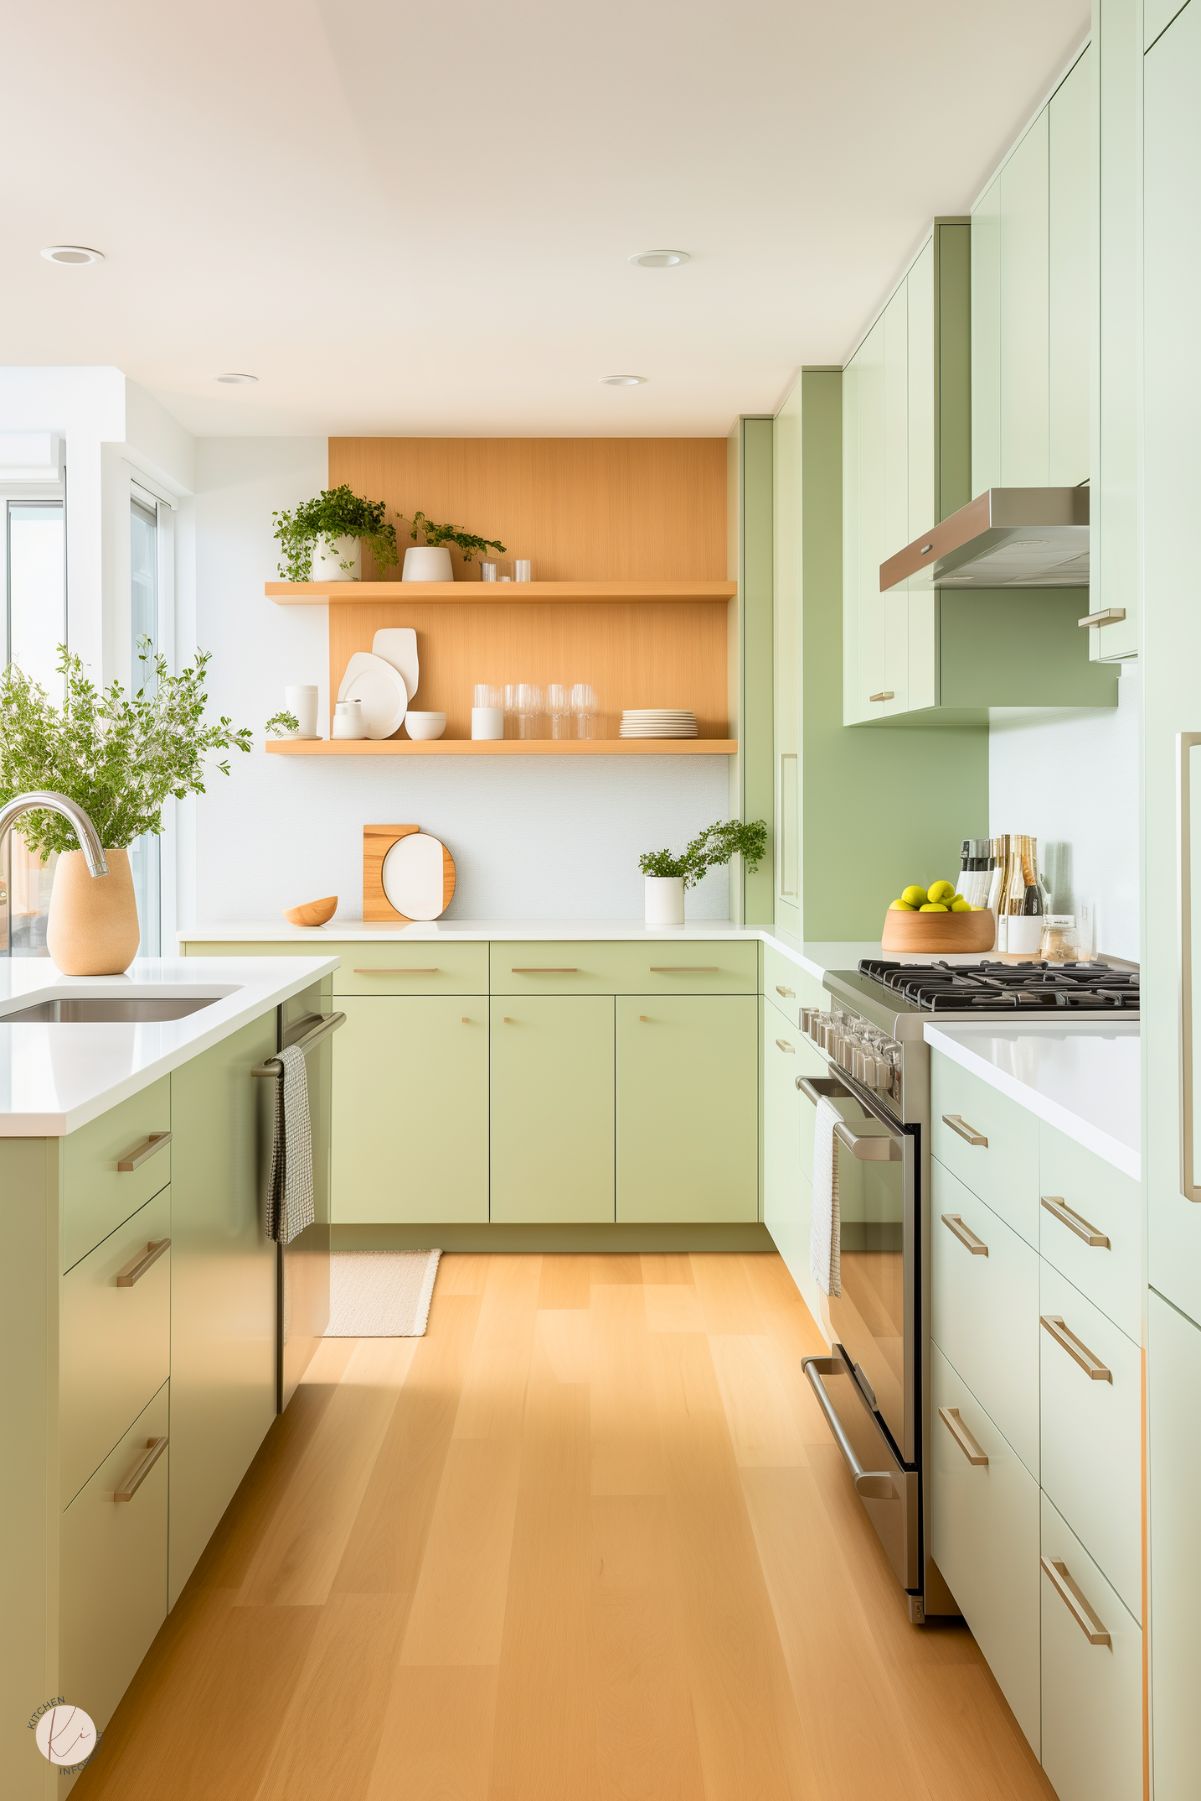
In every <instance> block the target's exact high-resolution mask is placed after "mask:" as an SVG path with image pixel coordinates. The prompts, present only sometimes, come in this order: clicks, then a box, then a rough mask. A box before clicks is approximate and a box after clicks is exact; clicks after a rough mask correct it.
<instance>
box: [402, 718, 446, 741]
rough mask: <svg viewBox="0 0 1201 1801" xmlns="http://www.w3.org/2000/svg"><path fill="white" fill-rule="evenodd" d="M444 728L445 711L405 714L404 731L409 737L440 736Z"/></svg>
mask: <svg viewBox="0 0 1201 1801" xmlns="http://www.w3.org/2000/svg"><path fill="white" fill-rule="evenodd" d="M445 730H446V714H445V713H413V712H409V713H406V714H405V731H406V732H407V733H408V734H409V737H410V738H440V737H441V736H442V734H443V732H444V731H445Z"/></svg>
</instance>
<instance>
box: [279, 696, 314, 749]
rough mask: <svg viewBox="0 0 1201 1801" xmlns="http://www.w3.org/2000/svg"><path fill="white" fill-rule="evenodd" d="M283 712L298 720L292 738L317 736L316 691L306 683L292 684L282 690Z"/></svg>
mask: <svg viewBox="0 0 1201 1801" xmlns="http://www.w3.org/2000/svg"><path fill="white" fill-rule="evenodd" d="M284 711H285V712H286V713H292V714H293V715H294V716H295V717H296V719H297V720H298V722H299V723H298V724H297V727H296V730H295V731H294V732H293V734H292V736H293V737H294V738H315V737H316V736H317V689H316V687H315V686H310V685H309V684H308V683H305V684H303V685H301V684H298V683H293V684H291V685H289V686H288V687H286V688H285V689H284Z"/></svg>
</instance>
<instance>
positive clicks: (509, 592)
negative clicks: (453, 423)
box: [263, 577, 738, 607]
mask: <svg viewBox="0 0 1201 1801" xmlns="http://www.w3.org/2000/svg"><path fill="white" fill-rule="evenodd" d="M263 592H264V593H265V594H266V596H267V598H268V600H273V601H274V602H275V604H276V606H277V607H306V606H307V607H320V606H325V605H326V604H329V605H330V606H344V605H346V604H347V603H350V604H352V605H361V604H362V603H363V602H364V601H368V600H374V601H386V602H387V603H388V604H389V606H393V607H397V606H406V607H407V606H412V605H413V604H414V603H415V602H416V601H419V600H420V601H426V602H429V601H438V602H440V603H441V604H442V605H444V606H446V605H450V606H470V605H475V606H494V607H495V606H504V607H512V606H530V605H533V604H535V603H538V604H550V603H553V604H556V605H572V604H574V603H576V602H579V601H631V602H641V603H643V604H645V605H653V604H656V603H658V602H661V601H707V602H710V603H712V602H714V601H730V600H733V598H734V596H735V595H736V594H737V592H738V588H737V584H736V583H734V582H699V581H692V582H652V581H637V582H632V581H631V582H625V581H622V582H601V581H582V582H481V581H479V580H473V579H471V578H470V577H468V578H467V579H466V580H464V581H456V582H402V581H390V582H265V583H264V584H263Z"/></svg>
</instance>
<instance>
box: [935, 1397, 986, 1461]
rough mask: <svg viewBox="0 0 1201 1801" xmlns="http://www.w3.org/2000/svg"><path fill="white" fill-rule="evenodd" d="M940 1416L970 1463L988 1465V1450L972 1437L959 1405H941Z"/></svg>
mask: <svg viewBox="0 0 1201 1801" xmlns="http://www.w3.org/2000/svg"><path fill="white" fill-rule="evenodd" d="M938 1417H939V1419H940V1420H941V1421H942V1423H943V1425H944V1426H945V1427H946V1429H947V1431H948V1432H949V1433H950V1434H951V1437H952V1438H953V1439H954V1440H955V1443H956V1444H957V1445H958V1446H959V1449H960V1450H961V1451H962V1452H963V1454H964V1456H965V1457H966V1458H967V1460H968V1462H969V1463H972V1464H977V1465H979V1466H981V1467H983V1466H985V1465H987V1463H988V1452H987V1451H985V1450H983V1449H982V1448H981V1446H980V1445H978V1444H977V1443H976V1440H975V1439H974V1438H973V1437H972V1435H971V1433H970V1432H969V1431H968V1429H967V1427H966V1426H965V1425H964V1423H963V1421H962V1420H961V1419H960V1417H959V1409H958V1407H940V1408H939V1410H938Z"/></svg>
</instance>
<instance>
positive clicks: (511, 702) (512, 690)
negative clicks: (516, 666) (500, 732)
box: [505, 682, 521, 738]
mask: <svg viewBox="0 0 1201 1801" xmlns="http://www.w3.org/2000/svg"><path fill="white" fill-rule="evenodd" d="M517 689H518V683H516V682H506V683H505V737H506V738H518V737H520V736H521V734H520V732H519V731H518V728H517Z"/></svg>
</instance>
